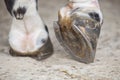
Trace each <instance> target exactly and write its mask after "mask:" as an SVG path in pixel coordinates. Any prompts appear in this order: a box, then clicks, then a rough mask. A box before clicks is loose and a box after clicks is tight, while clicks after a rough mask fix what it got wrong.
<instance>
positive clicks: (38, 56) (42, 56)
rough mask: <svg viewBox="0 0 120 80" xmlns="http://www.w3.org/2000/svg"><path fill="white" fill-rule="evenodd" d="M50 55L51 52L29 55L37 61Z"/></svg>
mask: <svg viewBox="0 0 120 80" xmlns="http://www.w3.org/2000/svg"><path fill="white" fill-rule="evenodd" d="M50 56H52V53H41V54H38V55H36V56H31V57H32V58H34V59H36V60H37V61H41V60H44V59H46V58H48V57H50Z"/></svg>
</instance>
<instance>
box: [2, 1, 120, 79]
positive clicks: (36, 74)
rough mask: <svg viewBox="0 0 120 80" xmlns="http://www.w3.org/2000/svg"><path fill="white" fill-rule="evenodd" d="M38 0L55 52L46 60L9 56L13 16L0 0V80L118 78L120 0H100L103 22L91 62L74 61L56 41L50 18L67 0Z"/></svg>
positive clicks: (55, 17)
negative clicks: (93, 59)
mask: <svg viewBox="0 0 120 80" xmlns="http://www.w3.org/2000/svg"><path fill="white" fill-rule="evenodd" d="M47 1H48V0H40V1H39V13H40V15H41V16H42V18H43V19H44V21H45V22H46V24H47V25H48V27H49V31H50V37H51V39H52V42H53V44H54V50H55V52H54V54H53V55H52V56H51V57H49V58H48V59H46V60H43V61H36V60H35V59H32V58H30V57H13V56H11V55H9V53H8V49H9V44H8V33H9V29H10V24H11V20H12V17H11V16H10V15H9V13H8V12H7V10H6V8H5V5H4V0H1V2H0V80H120V20H119V18H120V0H100V5H101V9H102V11H103V14H104V24H103V26H102V30H101V35H100V38H99V42H98V47H97V52H96V58H95V61H94V63H91V64H83V63H80V62H77V61H75V60H73V59H72V58H71V57H70V55H68V54H67V53H66V52H65V50H64V49H63V48H62V47H61V46H60V44H59V42H58V41H57V39H56V37H55V34H54V30H53V21H56V20H57V11H58V9H59V8H61V7H62V6H63V5H64V4H65V3H66V2H67V0H50V1H48V2H47ZM46 2H47V3H46Z"/></svg>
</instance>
